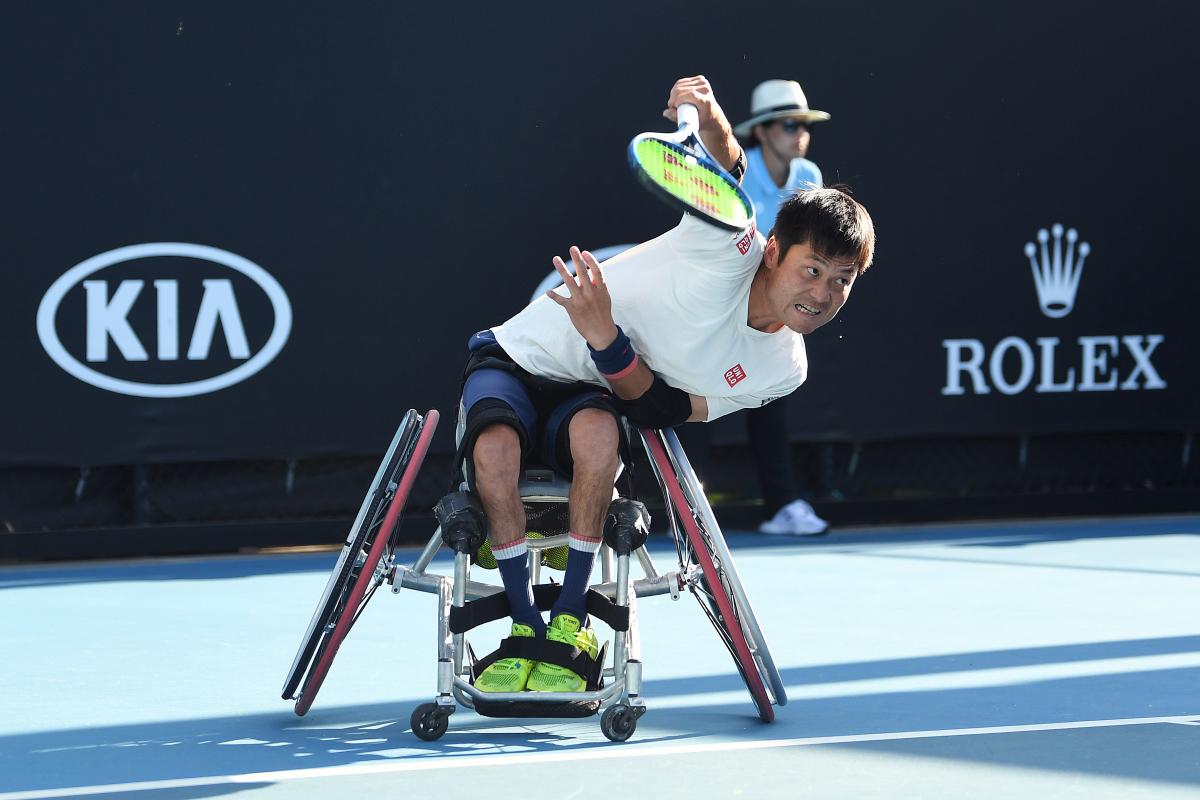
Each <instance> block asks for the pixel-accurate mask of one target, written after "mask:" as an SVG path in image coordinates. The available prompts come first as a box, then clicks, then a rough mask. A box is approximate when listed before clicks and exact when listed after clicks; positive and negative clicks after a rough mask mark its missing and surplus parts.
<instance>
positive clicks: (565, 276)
mask: <svg viewBox="0 0 1200 800" xmlns="http://www.w3.org/2000/svg"><path fill="white" fill-rule="evenodd" d="M550 263H552V264H554V271H555V272H557V273H558V277H560V278H562V280H563V285H564V286H566V287H567V294H570V293H571V287H573V286H574V285H575V281H573V280H571V272H570V270H568V269H567V265H566V264H565V263H563V260H562V259H561V258H559V257H558V256H555V257H554V258H553V259H551V261H550Z"/></svg>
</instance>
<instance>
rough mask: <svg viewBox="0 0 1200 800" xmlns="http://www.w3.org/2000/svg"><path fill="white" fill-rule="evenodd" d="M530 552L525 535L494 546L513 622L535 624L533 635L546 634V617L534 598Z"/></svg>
mask: <svg viewBox="0 0 1200 800" xmlns="http://www.w3.org/2000/svg"><path fill="white" fill-rule="evenodd" d="M528 553H529V548H528V547H527V546H526V545H525V540H524V539H518V540H517V541H515V542H513V543H512V544H510V545H508V546H507V547H499V548H494V549H493V550H492V555H494V556H495V557H496V566H497V567H499V568H500V580H501V581H503V582H504V593H505V594H506V595H507V596H508V605H509V607H510V609H511V611H512V619H513V622H520V623H521V624H523V625H528V626H529V627H531V628H533V632H534V635H536V636H538V637H539V638H540V637H544V636H545V635H546V621H545V620H544V619H542V615H541V613H540V612H539V611H538V610H537V606H536V605H535V604H534V602H533V586H531V585H530V583H529V558H528Z"/></svg>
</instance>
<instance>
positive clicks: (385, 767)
mask: <svg viewBox="0 0 1200 800" xmlns="http://www.w3.org/2000/svg"><path fill="white" fill-rule="evenodd" d="M1162 723H1177V724H1185V725H1190V724H1198V723H1200V715H1197V714H1187V715H1181V716H1173V717H1130V718H1127V719H1099V720H1084V721H1080V722H1048V723H1039V724H1033V725H1000V726H994V727H986V728H949V729H946V730H932V731H897V732H892V733H864V734H852V735H848V736H814V737H808V738H797V739H764V740H760V741H740V742H708V743H696V744H672V745H646V746H644V747H639V746H637V745H636V744H633V745H616V744H605V745H601V746H599V747H589V748H587V749H583V750H573V751H568V752H559V753H512V754H504V755H486V756H468V755H463V756H449V757H445V756H436V757H430V758H421V759H409V760H403V761H398V762H378V761H373V762H370V763H367V764H344V765H340V766H335V767H311V768H307V769H294V770H280V771H275V772H247V773H242V774H240V775H209V776H205V777H199V778H173V779H167V780H158V781H138V782H134V783H109V784H104V785H97V786H72V787H67V788H62V789H37V790H32V791H21V792H0V800H44V799H48V798H57V797H84V796H87V795H96V794H109V793H113V792H140V791H151V790H155V789H184V788H193V787H198V786H220V785H227V784H243V783H275V782H279V781H292V780H306V779H311V778H334V777H346V776H351V775H381V774H388V773H395V772H420V771H424V770H434V769H463V768H468V767H498V766H509V765H513V764H521V765H526V764H535V763H545V762H558V761H595V760H601V759H608V758H634V757H639V756H642V757H653V756H678V755H690V754H694V753H716V752H736V751H742V750H767V749H771V748H778V747H806V746H811V745H820V744H855V743H862V742H887V741H899V740H904V739H936V738H942V737H949V736H983V735H989V734H997V733H1030V732H1035V731H1064V730H1078V729H1082V728H1112V727H1120V726H1126V725H1158V724H1162Z"/></svg>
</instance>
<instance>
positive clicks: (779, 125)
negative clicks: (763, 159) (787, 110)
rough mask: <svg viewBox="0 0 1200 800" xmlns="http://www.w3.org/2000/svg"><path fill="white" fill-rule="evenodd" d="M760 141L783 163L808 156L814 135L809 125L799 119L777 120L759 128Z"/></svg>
mask: <svg viewBox="0 0 1200 800" xmlns="http://www.w3.org/2000/svg"><path fill="white" fill-rule="evenodd" d="M758 130H759V134H758V140H759V141H760V142H761V143H762V145H763V147H766V148H769V149H770V150H772V151H773V152H774V153H775V155H776V156H777V157H778V158H779V160H781V161H791V160H792V159H793V158H798V157H802V156H805V155H807V154H808V144H809V142H810V141H811V139H812V135H811V134H810V133H809V130H808V123H806V122H804V121H803V120H799V119H776V120H772V121H771V122H768V123H765V124H763V125H759V126H758Z"/></svg>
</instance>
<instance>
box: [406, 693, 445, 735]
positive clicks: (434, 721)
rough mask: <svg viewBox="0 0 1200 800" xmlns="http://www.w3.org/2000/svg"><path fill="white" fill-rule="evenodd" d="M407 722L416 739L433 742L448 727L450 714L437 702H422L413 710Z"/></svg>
mask: <svg viewBox="0 0 1200 800" xmlns="http://www.w3.org/2000/svg"><path fill="white" fill-rule="evenodd" d="M409 724H411V725H412V732H413V734H414V735H416V737H417V738H418V739H424V740H425V741H427V742H434V741H437V740H438V739H440V738H442V735H443V734H444V733H445V732H446V729H447V728H449V727H450V715H449V714H447V713H446V712H445V711H444V710H443V709H442V708H441V707H440V706H439V705H438V704H437V703H422V704H421V705H419V706H417V707H416V709H415V710H414V711H413V713H412V717H410V718H409Z"/></svg>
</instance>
